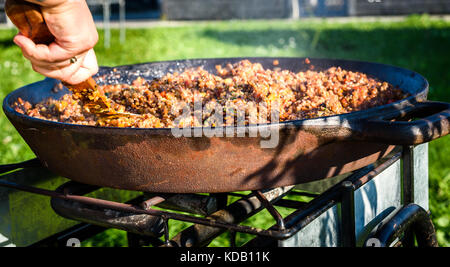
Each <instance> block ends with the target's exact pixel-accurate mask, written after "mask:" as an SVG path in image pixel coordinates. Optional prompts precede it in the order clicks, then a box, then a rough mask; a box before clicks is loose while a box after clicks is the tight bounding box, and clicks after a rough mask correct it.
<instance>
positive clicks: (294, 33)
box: [0, 16, 450, 246]
mask: <svg viewBox="0 0 450 267" xmlns="http://www.w3.org/2000/svg"><path fill="white" fill-rule="evenodd" d="M14 34H15V31H14V30H0V99H3V97H4V96H5V95H6V94H7V93H8V92H10V91H12V90H14V89H15V88H18V87H20V86H23V85H26V84H28V83H31V82H33V81H37V80H39V79H42V76H40V75H38V74H36V73H34V72H33V71H32V70H31V67H30V64H29V63H28V62H27V61H26V60H25V59H23V57H22V56H21V54H20V50H19V49H18V48H17V47H16V46H14V44H13V43H12V41H11V39H12V37H13V36H14ZM102 36H103V35H102V32H100V37H101V38H102ZM112 36H113V38H112V44H111V48H110V49H105V48H104V47H103V40H102V39H100V41H99V43H98V45H97V47H96V52H97V58H98V61H99V64H100V65H108V66H113V65H122V64H134V63H140V62H148V61H159V60H171V59H183V58H202V57H203V58H205V57H237V56H243V57H245V56H274V57H277V56H295V57H303V56H307V57H326V58H345V59H356V60H366V61H373V62H381V63H386V64H392V65H396V66H400V67H405V68H408V69H411V70H414V71H417V72H419V73H421V74H422V75H424V76H425V77H426V78H427V79H428V81H429V82H430V93H429V99H431V100H439V101H446V102H450V71H449V70H450V61H449V59H450V51H449V47H450V22H448V21H443V20H438V19H431V18H429V17H427V16H411V17H408V18H407V19H405V20H404V21H399V22H370V23H369V22H362V21H358V22H348V23H336V22H333V21H330V20H315V21H299V22H295V21H229V22H213V23H206V22H203V23H193V24H187V25H185V26H177V27H155V28H149V29H128V30H127V41H126V43H125V44H120V43H119V41H118V36H119V33H118V31H113V33H112ZM449 145H450V137H445V138H441V139H439V140H437V141H433V142H431V144H430V205H431V212H432V218H433V222H434V224H435V226H436V228H437V232H438V237H439V243H440V245H442V246H449V245H450V190H449V184H450V146H449ZM0 155H1V158H0V163H10V162H16V161H19V160H25V159H29V158H32V157H33V153H32V152H31V151H30V150H29V148H28V147H27V145H26V144H25V143H24V142H23V141H22V139H21V137H20V136H19V135H18V134H17V133H16V131H15V130H14V129H13V127H12V126H11V124H10V123H9V122H8V121H7V119H6V118H5V115H4V114H3V113H2V112H0ZM113 232H114V231H113ZM112 235H118V240H124V235H123V233H120V232H118V231H116V232H114V234H112ZM111 240H114V238H112V239H111ZM108 242H109V241H108ZM111 242H112V241H111ZM90 244H91V245H92V244H93V243H90ZM108 244H111V243H108ZM214 244H215V245H221V244H227V243H226V241H223V242H222V241H220V242H218V243H214Z"/></svg>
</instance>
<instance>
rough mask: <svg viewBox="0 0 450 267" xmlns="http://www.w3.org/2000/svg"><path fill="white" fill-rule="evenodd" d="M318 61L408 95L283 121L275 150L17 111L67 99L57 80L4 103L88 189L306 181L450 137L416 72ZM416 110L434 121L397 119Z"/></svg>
mask: <svg viewBox="0 0 450 267" xmlns="http://www.w3.org/2000/svg"><path fill="white" fill-rule="evenodd" d="M239 60H241V59H240V58H234V59H202V60H185V61H170V62H157V63H148V64H141V65H131V66H123V67H117V68H116V72H114V75H115V76H112V74H111V76H108V75H109V74H110V71H111V69H109V68H103V69H102V70H101V71H100V74H99V75H100V76H99V78H98V79H99V80H101V82H110V83H113V82H129V81H131V80H133V79H134V78H135V77H137V76H143V77H145V78H148V79H150V78H152V77H158V76H162V75H164V74H166V73H167V72H173V71H178V70H182V69H184V68H186V67H193V66H199V65H201V66H204V68H205V69H206V70H212V69H214V67H215V65H217V64H224V63H228V62H236V61H239ZM251 60H252V61H254V62H261V63H262V64H263V65H264V66H265V67H268V66H271V64H272V62H273V59H271V58H259V59H258V58H254V59H251ZM279 62H280V65H279V66H278V67H281V68H285V69H289V70H292V71H298V70H301V69H303V68H306V67H307V66H304V63H303V62H304V60H302V59H298V58H284V59H279ZM311 62H313V63H314V64H315V66H316V67H317V69H320V68H326V67H330V66H341V67H343V68H346V69H349V70H357V71H361V72H365V73H367V74H370V75H374V76H376V77H378V78H380V79H383V80H386V81H388V82H390V83H392V84H394V85H398V86H400V87H401V88H402V89H404V90H405V91H407V92H409V93H410V97H408V98H406V99H404V100H402V101H399V102H396V103H392V104H389V105H386V106H381V107H376V108H373V109H370V110H366V111H359V112H352V113H348V114H343V115H338V116H331V117H324V118H318V119H310V120H299V121H288V122H285V123H280V124H279V125H277V126H279V128H280V131H279V142H278V145H277V146H276V147H274V148H262V147H261V145H260V144H261V141H263V140H265V138H263V137H261V136H259V135H258V137H248V135H246V136H247V137H211V138H208V137H179V138H177V137H174V136H173V135H172V133H171V130H170V129H130V128H111V127H92V126H81V125H71V124H66V123H56V122H50V121H44V120H40V119H35V118H31V117H28V116H25V115H22V114H19V113H17V112H15V111H14V110H13V109H12V108H11V104H12V103H13V102H14V101H15V99H17V98H18V97H21V98H22V99H24V100H26V101H29V102H31V103H37V102H40V101H42V100H43V99H45V98H48V97H54V98H58V97H60V96H61V95H63V94H65V93H67V92H56V93H54V92H53V91H52V87H53V86H54V83H55V81H54V80H51V79H46V80H44V81H42V82H39V83H35V84H32V85H29V86H26V87H24V88H21V89H18V90H16V91H15V92H13V93H11V94H10V95H8V96H7V98H5V100H4V104H3V109H4V111H5V114H6V115H7V116H8V118H9V119H10V121H11V122H12V123H13V125H14V126H15V127H16V129H17V130H18V132H19V133H20V134H21V135H22V137H23V138H24V140H25V141H26V142H27V143H28V145H29V146H30V148H31V149H32V150H33V152H34V153H35V154H36V155H37V157H38V158H39V159H40V160H41V162H42V163H43V164H44V166H46V167H48V168H49V169H50V170H51V171H53V172H55V173H57V174H60V175H62V176H64V177H67V178H70V179H72V180H75V181H78V182H82V183H86V184H93V185H100V186H107V187H113V188H120V189H128V190H139V191H146V192H166V193H194V192H229V191H242V190H258V189H263V188H275V187H280V186H287V185H293V184H301V183H306V182H310V181H314V180H318V179H324V178H328V177H333V176H336V175H339V174H343V173H347V172H350V171H353V170H356V169H359V168H361V167H363V166H366V165H368V164H370V163H373V162H375V161H376V160H377V159H380V158H382V157H383V156H385V155H387V154H388V153H389V152H390V151H392V149H393V148H394V146H393V145H389V143H394V144H396V143H402V144H403V143H406V144H409V143H411V144H415V143H420V142H425V141H429V140H432V139H435V138H438V137H439V136H443V135H446V134H447V133H448V130H449V123H448V118H449V117H450V112H449V111H448V110H446V108H448V107H450V105H449V104H446V103H434V102H425V104H420V103H419V102H418V101H425V99H426V94H427V91H428V83H427V82H426V80H425V79H424V78H423V77H422V76H420V75H418V74H417V73H414V72H411V71H408V70H405V69H401V68H396V67H392V66H387V65H382V64H376V63H366V62H357V61H345V60H319V59H313V60H311ZM114 77H115V78H114ZM117 77H118V78H119V79H120V80H117ZM443 110H444V111H443ZM417 111H420V112H425V113H431V115H430V116H428V117H426V118H425V119H421V120H416V121H413V122H395V121H392V119H394V118H401V117H405V116H406V117H407V116H408V115H411V114H415V113H417ZM420 112H419V113H420ZM427 115H429V114H427ZM255 127H258V128H261V127H265V126H255ZM233 130H236V128H233ZM247 130H248V129H247ZM247 133H248V132H247ZM391 140H392V141H391Z"/></svg>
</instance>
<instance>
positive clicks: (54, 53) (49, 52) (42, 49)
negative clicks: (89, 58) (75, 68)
mask: <svg viewBox="0 0 450 267" xmlns="http://www.w3.org/2000/svg"><path fill="white" fill-rule="evenodd" d="M13 41H14V43H15V44H16V45H18V46H19V47H20V48H21V49H22V53H23V55H24V56H25V57H26V58H27V59H29V60H30V61H34V62H47V63H56V62H60V61H64V60H66V59H69V58H71V57H73V56H75V55H76V54H81V53H83V52H86V50H85V51H69V50H67V49H64V48H62V47H61V46H59V45H58V44H57V43H55V42H53V43H51V44H50V45H48V46H47V45H43V44H35V43H34V42H33V41H32V40H31V39H30V38H28V37H26V36H24V35H22V34H20V33H19V34H17V35H16V36H15V37H14V39H13Z"/></svg>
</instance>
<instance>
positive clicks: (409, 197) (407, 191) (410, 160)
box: [402, 146, 414, 247]
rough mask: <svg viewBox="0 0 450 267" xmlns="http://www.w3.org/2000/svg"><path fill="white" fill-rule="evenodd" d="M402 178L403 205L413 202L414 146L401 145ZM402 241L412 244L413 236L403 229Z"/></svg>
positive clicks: (407, 244) (406, 244) (405, 243)
mask: <svg viewBox="0 0 450 267" xmlns="http://www.w3.org/2000/svg"><path fill="white" fill-rule="evenodd" d="M402 159H403V179H402V183H403V185H402V202H403V205H408V204H410V203H414V146H403V158H402ZM402 243H403V245H404V246H405V247H413V246H414V236H413V234H412V233H411V231H409V230H405V233H404V237H403V240H402Z"/></svg>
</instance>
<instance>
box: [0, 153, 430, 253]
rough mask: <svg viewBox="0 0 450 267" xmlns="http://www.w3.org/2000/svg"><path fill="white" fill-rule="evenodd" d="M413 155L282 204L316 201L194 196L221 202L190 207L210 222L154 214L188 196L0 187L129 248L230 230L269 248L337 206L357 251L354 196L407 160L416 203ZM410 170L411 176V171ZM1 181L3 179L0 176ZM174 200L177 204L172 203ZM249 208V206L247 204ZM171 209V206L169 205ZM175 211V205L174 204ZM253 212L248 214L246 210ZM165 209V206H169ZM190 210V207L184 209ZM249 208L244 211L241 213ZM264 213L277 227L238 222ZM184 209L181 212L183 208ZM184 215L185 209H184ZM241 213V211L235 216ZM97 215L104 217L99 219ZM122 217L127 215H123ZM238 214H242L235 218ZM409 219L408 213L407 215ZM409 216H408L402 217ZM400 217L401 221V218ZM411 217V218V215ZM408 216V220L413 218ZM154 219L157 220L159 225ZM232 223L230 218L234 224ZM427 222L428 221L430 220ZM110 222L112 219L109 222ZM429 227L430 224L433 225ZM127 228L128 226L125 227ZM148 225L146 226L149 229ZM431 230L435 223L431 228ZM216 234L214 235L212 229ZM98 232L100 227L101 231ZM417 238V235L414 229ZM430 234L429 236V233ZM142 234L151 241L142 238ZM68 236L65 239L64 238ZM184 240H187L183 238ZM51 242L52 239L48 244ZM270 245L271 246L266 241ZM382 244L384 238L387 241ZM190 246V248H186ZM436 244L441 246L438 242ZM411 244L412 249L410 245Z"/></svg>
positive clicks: (274, 192) (269, 194) (76, 187)
mask: <svg viewBox="0 0 450 267" xmlns="http://www.w3.org/2000/svg"><path fill="white" fill-rule="evenodd" d="M412 153H413V148H412V147H408V148H405V147H404V148H403V151H400V152H399V151H397V152H395V153H392V154H391V155H390V156H388V157H386V158H384V159H382V161H381V162H379V165H378V166H375V165H369V166H367V167H364V168H362V169H359V170H358V171H355V172H354V173H353V174H352V175H350V176H349V177H347V178H346V179H344V180H343V181H341V182H340V183H338V184H336V185H334V186H332V187H331V188H329V189H328V190H327V191H325V192H324V193H322V194H321V195H319V196H317V197H315V198H314V199H313V200H311V201H310V202H307V203H305V202H299V201H294V200H287V199H282V198H283V197H284V196H285V195H287V194H290V193H295V194H301V195H302V194H303V195H307V196H315V195H311V194H308V193H302V192H298V191H293V186H288V187H281V188H274V189H268V190H263V191H252V192H251V193H249V194H247V195H245V194H242V193H223V194H210V195H209V196H199V195H196V194H192V195H193V196H192V197H193V198H194V199H195V197H198V198H199V200H198V203H204V202H205V199H206V198H209V200H210V201H213V202H214V201H216V203H222V204H220V205H216V206H214V208H210V209H209V210H208V211H202V210H205V209H206V208H204V207H203V208H191V210H189V212H193V213H197V214H202V213H203V214H202V215H206V216H207V217H196V216H193V215H186V214H180V213H175V212H168V211H165V210H158V209H155V208H154V206H155V205H161V204H162V203H166V205H167V202H168V203H170V199H171V198H173V197H175V198H177V197H178V198H179V197H180V195H181V196H184V197H189V195H184V194H150V195H144V196H142V197H139V198H137V199H134V200H132V201H131V202H127V203H118V202H114V201H107V200H102V199H96V198H91V197H86V196H83V195H84V194H86V193H89V192H91V191H93V190H96V189H98V187H96V186H90V185H83V184H79V183H76V182H69V183H67V184H64V185H63V186H61V187H60V188H58V189H57V190H55V191H52V190H46V189H41V188H36V187H33V186H26V185H21V184H17V183H13V182H10V181H6V180H3V179H0V186H1V187H8V188H13V189H17V190H21V191H26V192H29V193H35V194H40V195H45V196H49V197H51V198H52V206H53V208H54V210H55V211H56V212H57V213H60V214H61V215H62V216H64V217H68V218H71V216H74V215H71V214H73V212H72V211H73V210H72V211H71V210H70V209H73V207H75V208H76V209H83V210H84V211H90V212H97V213H90V214H91V215H92V214H94V215H93V216H91V217H90V218H88V217H84V218H83V216H82V217H81V218H78V217H77V218H76V219H77V220H81V221H85V222H89V223H92V224H97V225H100V226H105V227H115V228H119V229H123V230H127V231H128V232H129V236H130V238H131V243H132V245H134V246H137V245H139V244H140V243H142V242H144V241H145V242H150V243H152V244H154V245H158V246H160V245H162V246H184V245H190V246H197V245H206V244H208V243H209V242H210V241H211V240H212V239H214V238H215V237H216V236H218V235H219V234H221V233H223V232H225V231H229V232H230V245H231V246H235V245H236V243H235V241H236V239H235V234H236V233H237V232H241V233H247V234H252V235H255V236H256V237H258V240H257V241H251V242H249V243H250V244H249V246H251V245H255V244H258V243H259V244H261V243H262V242H263V241H264V240H265V242H266V243H267V242H268V243H271V242H272V243H273V242H274V241H276V240H285V239H287V238H290V237H292V236H293V235H295V234H296V233H297V232H298V231H300V230H301V229H302V228H304V227H305V226H307V225H308V224H309V223H311V222H312V221H314V220H315V219H316V218H318V217H319V216H320V215H321V214H323V213H324V212H326V211H327V210H328V209H329V208H330V207H333V206H334V205H336V204H339V203H340V207H341V214H342V221H343V223H342V229H341V230H342V245H343V246H348V247H354V246H356V237H355V211H354V207H355V202H354V201H355V200H354V192H355V190H357V189H358V188H360V187H361V186H363V185H364V184H366V183H368V182H369V181H370V180H372V179H373V178H374V177H376V176H377V175H378V174H380V173H381V172H383V171H384V170H386V169H387V168H388V167H389V166H391V165H392V164H393V163H395V162H397V161H399V160H400V159H403V168H404V175H403V198H404V199H403V202H404V204H405V205H407V204H409V203H411V201H413V198H412V197H411V192H409V191H410V190H411V189H412V188H413V180H411V179H412V178H411V177H413V176H412V175H413V171H411V168H412V165H411V164H413V161H411V158H412V156H413V155H412ZM38 164H39V163H38V161H37V160H36V159H35V160H30V161H26V162H23V163H19V164H9V165H3V166H0V171H1V172H2V173H5V172H9V171H12V170H14V169H17V168H27V167H35V166H37V165H38ZM408 169H409V171H408ZM0 178H1V177H0ZM228 196H239V197H240V200H238V201H236V202H234V203H232V204H231V205H229V206H225V205H224V203H226V199H227V198H228ZM172 201H175V200H173V199H172ZM249 204H250V205H249ZM274 205H276V206H284V207H296V208H298V209H297V210H296V211H294V212H293V213H292V214H290V215H289V216H287V217H286V218H283V217H282V216H281V215H280V214H279V213H278V211H277V210H276V209H275V207H274ZM168 206H169V207H170V204H169V205H168ZM175 206H176V205H175ZM249 206H251V207H253V208H252V209H249V208H248V207H249ZM166 207H167V206H166ZM186 209H188V208H186ZM244 209H246V211H245V212H242V210H244ZM262 209H267V210H268V212H269V213H270V214H271V215H272V217H273V219H274V221H275V222H276V224H275V226H274V227H272V228H270V229H260V228H255V227H251V226H245V225H240V224H239V223H240V222H241V221H243V220H245V219H246V218H248V217H250V216H251V215H253V214H255V213H256V212H259V211H260V210H262ZM181 210H183V208H181ZM111 211H116V212H117V213H116V217H121V218H123V217H126V218H129V220H131V223H128V221H125V222H123V221H122V222H121V224H120V225H118V224H117V222H116V223H111V222H110V221H108V222H107V223H105V221H99V220H101V219H99V218H104V214H111ZM185 211H186V210H185ZM236 211H237V212H236ZM99 214H100V215H101V214H103V215H102V216H103V217H102V216H99ZM124 214H125V215H126V216H124ZM235 214H240V215H238V216H237V215H235ZM406 214H410V213H408V212H406ZM412 214H413V215H414V214H419V215H420V216H415V217H414V216H413V217H414V218H416V217H419V218H422V219H423V218H425V217H424V214H423V212H422V211H420V212H413V213H412ZM140 215H146V216H147V217H145V216H144V217H145V218H146V220H151V223H150V225H149V226H152V227H153V228H150V227H149V229H147V230H148V231H147V232H146V231H142V229H140V230H139V229H138V230H136V229H133V227H134V224H133V222H134V218H135V217H137V216H140ZM403 217H405V216H403ZM403 217H402V218H403ZM409 217H411V216H409ZM409 217H408V216H406V218H409ZM155 218H159V220H156V219H155ZM230 218H232V219H230ZM428 218H429V217H428ZM106 219H110V218H109V217H108V218H106ZM169 220H179V221H184V222H190V223H194V226H193V227H200V228H201V229H208V230H209V231H204V232H206V234H202V231H200V230H199V229H195V230H196V231H195V232H198V233H200V234H199V235H200V236H196V237H195V238H192V239H189V238H186V236H188V237H189V235H190V234H192V231H190V230H189V229H188V230H184V231H183V232H181V233H179V235H178V236H180V238H179V239H177V238H173V239H172V240H170V239H169V225H168V221H169ZM402 220H403V221H406V222H405V223H403V224H402V225H405V226H410V225H413V223H411V222H409V221H408V220H406V219H404V218H403V219H402ZM416 221H417V220H413V222H414V225H425V226H427V225H429V224H427V223H424V222H423V221H424V220H421V222H420V223H416ZM430 223H431V221H430ZM124 225H125V226H124ZM147 226H148V225H147ZM431 226H432V224H431ZM211 229H214V230H211ZM383 229H385V230H383V231H384V232H383V234H382V235H383V236H388V237H389V238H386V240H391V238H390V237H391V236H395V237H398V236H399V234H395V233H388V230H386V229H389V228H386V227H385V228H383ZM97 230H98V228H97ZM407 230H408V227H402V233H401V234H402V236H403V233H404V232H408V231H407ZM432 230H433V228H432V227H426V229H425V231H431V232H430V233H431V235H433V234H434V230H433V231H432ZM415 232H416V233H417V230H415ZM430 233H429V234H430ZM142 234H144V235H146V236H147V237H143V236H142ZM63 235H64V234H63ZM161 235H163V236H164V242H156V241H157V240H159V237H160V236H161ZM181 237H183V238H181ZM406 237H408V235H405V238H404V239H406V241H403V242H405V243H403V244H406V245H408V244H409V243H408V238H406ZM50 240H52V239H50ZM180 240H184V242H185V243H181V241H180ZM268 240H269V241H268ZM383 240H384V239H383ZM186 242H187V243H186ZM422 243H423V244H425V245H427V244H428V245H429V244H434V243H433V242H432V241H431V242H428V243H427V242H422ZM436 244H437V243H436ZM409 245H411V244H409Z"/></svg>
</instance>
